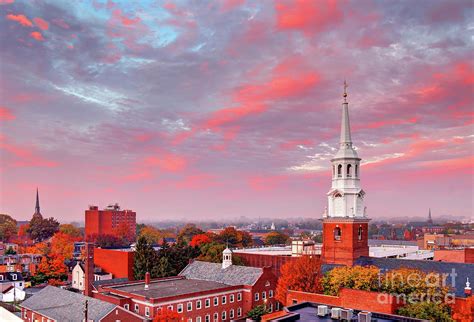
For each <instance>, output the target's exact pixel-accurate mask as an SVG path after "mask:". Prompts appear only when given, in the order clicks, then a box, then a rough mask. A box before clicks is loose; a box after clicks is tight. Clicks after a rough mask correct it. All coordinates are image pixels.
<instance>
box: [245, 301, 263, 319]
mask: <svg viewBox="0 0 474 322" xmlns="http://www.w3.org/2000/svg"><path fill="white" fill-rule="evenodd" d="M267 313H268V310H267V308H266V307H265V305H263V304H261V305H257V306H256V307H254V308H253V309H251V310H250V311H249V312H248V313H247V317H248V318H251V319H252V320H255V321H261V320H262V315H264V314H267Z"/></svg>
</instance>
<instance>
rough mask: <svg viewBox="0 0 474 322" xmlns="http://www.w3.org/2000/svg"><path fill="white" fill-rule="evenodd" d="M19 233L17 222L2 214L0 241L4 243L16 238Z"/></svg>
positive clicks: (0, 218)
mask: <svg viewBox="0 0 474 322" xmlns="http://www.w3.org/2000/svg"><path fill="white" fill-rule="evenodd" d="M16 233H17V227H16V220H15V219H13V218H12V217H10V216H9V215H6V214H0V240H2V241H3V242H7V241H9V239H10V238H11V237H13V236H15V235H16Z"/></svg>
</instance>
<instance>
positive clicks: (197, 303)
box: [196, 300, 202, 310]
mask: <svg viewBox="0 0 474 322" xmlns="http://www.w3.org/2000/svg"><path fill="white" fill-rule="evenodd" d="M201 308H202V301H201V300H197V301H196V310H200V309H201Z"/></svg>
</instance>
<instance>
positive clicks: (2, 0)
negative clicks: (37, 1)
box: [0, 0, 15, 5]
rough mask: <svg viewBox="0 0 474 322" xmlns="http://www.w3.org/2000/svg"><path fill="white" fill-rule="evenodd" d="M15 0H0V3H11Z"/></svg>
mask: <svg viewBox="0 0 474 322" xmlns="http://www.w3.org/2000/svg"><path fill="white" fill-rule="evenodd" d="M14 2H15V0H0V5H3V4H12V3H14Z"/></svg>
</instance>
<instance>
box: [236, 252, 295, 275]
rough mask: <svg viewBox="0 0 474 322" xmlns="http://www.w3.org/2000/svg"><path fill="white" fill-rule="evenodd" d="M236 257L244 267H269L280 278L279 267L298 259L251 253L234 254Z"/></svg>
mask: <svg viewBox="0 0 474 322" xmlns="http://www.w3.org/2000/svg"><path fill="white" fill-rule="evenodd" d="M235 255H236V256H238V257H240V258H242V259H243V261H244V263H245V265H246V266H252V267H260V268H261V267H271V270H272V272H273V274H275V276H276V277H280V269H281V267H282V266H283V265H284V264H285V263H288V262H291V261H294V260H296V259H297V258H298V257H292V256H281V255H263V254H252V253H235Z"/></svg>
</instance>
